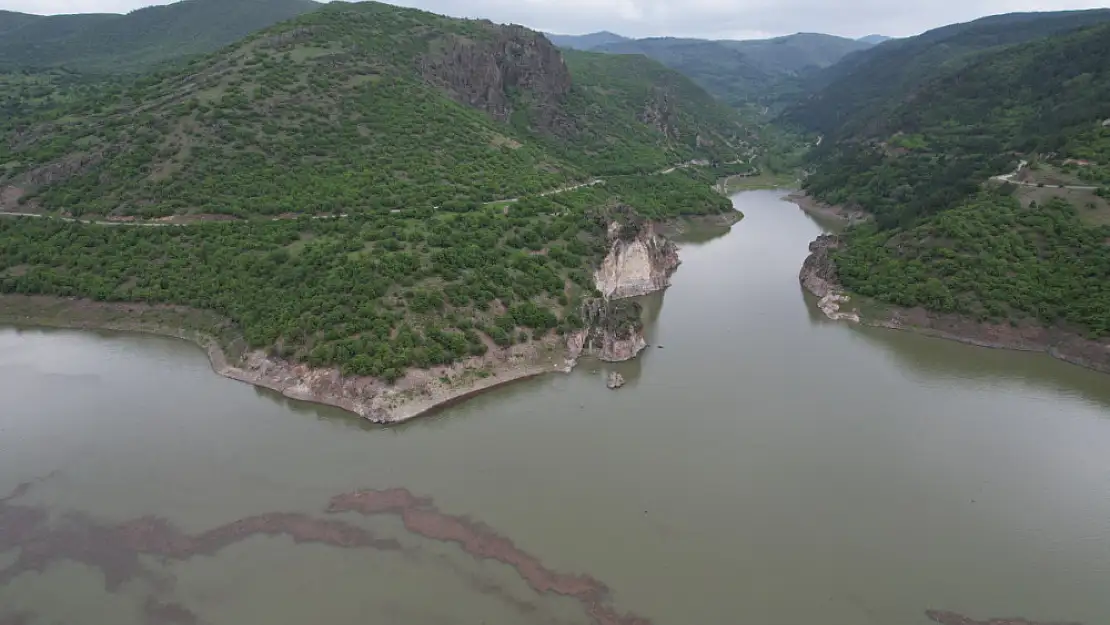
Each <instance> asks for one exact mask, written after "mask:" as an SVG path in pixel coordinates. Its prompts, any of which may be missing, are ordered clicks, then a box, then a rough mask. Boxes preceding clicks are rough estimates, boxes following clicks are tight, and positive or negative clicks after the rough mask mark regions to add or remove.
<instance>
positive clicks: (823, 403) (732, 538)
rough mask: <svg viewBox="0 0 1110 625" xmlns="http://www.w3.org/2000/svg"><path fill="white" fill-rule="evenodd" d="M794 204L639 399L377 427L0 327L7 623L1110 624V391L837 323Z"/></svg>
mask: <svg viewBox="0 0 1110 625" xmlns="http://www.w3.org/2000/svg"><path fill="white" fill-rule="evenodd" d="M781 196H782V193H778V192H770V191H759V192H747V193H742V194H739V195H737V196H735V198H734V202H735V204H736V206H737V207H738V208H739V209H740V210H742V211H743V212H744V213H745V215H746V216H747V217H746V219H744V221H742V222H740V223H739V224H738V225H737V226H735V227H734V228H733V229H732V231H731V232H729V233H727V234H723V233H706V232H698V233H691V234H690V236H688V237H687V239H686V241H685V242H683V243H682V246H681V256H682V260H683V264H682V267H681V268H680V269H679V271H678V273H677V274H676V275H675V278H674V285H673V286H672V287H671V288H670V289H669V290H668V291H667V292H666V293H665V294H659V295H656V296H653V297H650V298H647V299H646V301H645V306H646V314H647V317H648V332H649V342H650V343H651V344H652V345H653V347H652V348H650V349H649V350H647V351H646V352H645V353H644V355H643V356H642V357H641V358H640V359H639V360H637V361H635V362H630V363H622V364H620V365H615V368H616V369H617V370H618V371H620V372H621V373H622V374H623V375H624V377H625V378H627V379H628V385H627V386H626V387H625V388H623V389H621V390H620V391H610V390H608V389H606V387H605V374H606V373H607V372H608V371H609V370H610V367H611V365H604V364H602V363H595V362H583V363H582V364H580V366H579V368H578V369H576V370H575V371H574V372H573V373H571V374H569V375H562V374H552V375H549V376H546V377H542V378H538V379H533V380H529V381H525V382H521V383H519V384H515V385H511V386H507V387H504V388H501V389H498V390H495V391H492V392H489V393H486V394H483V395H481V396H478V397H477V398H475V399H473V400H470V401H467V402H466V403H463V404H461V405H457V406H452V407H450V408H447V409H444V410H442V411H440V412H438V413H437V414H435V415H433V416H430V417H427V418H421V419H417V420H415V421H412V422H410V423H408V424H405V425H403V426H399V427H392V428H379V427H372V426H370V425H367V424H364V423H362V422H360V421H359V420H357V419H355V418H353V417H350V416H348V415H346V414H344V413H342V412H339V411H335V410H331V409H326V408H320V407H315V406H310V405H305V404H299V403H295V402H291V401H287V400H285V399H283V398H281V397H279V396H276V395H274V394H272V393H269V392H264V391H261V390H257V389H254V388H252V387H250V386H246V385H243V384H239V383H236V382H233V381H231V380H227V379H224V378H221V377H218V376H217V375H215V374H214V373H212V371H211V370H210V369H209V366H208V362H207V360H206V359H205V356H204V354H203V353H202V352H201V351H200V350H199V349H198V348H196V347H195V346H193V345H191V344H188V343H184V342H180V341H174V340H168V339H162V338H153V337H145V336H135V335H126V334H109V333H104V334H100V333H90V332H74V331H58V330H39V329H29V328H22V329H16V328H2V329H0V499H3V500H2V501H0V624H3V625H9V624H15V623H20V624H26V625H39V624H42V625H47V624H63V625H82V624H86V623H111V624H113V625H132V624H144V623H203V624H207V625H224V624H227V625H245V624H253V623H259V624H261V623H265V624H266V625H304V624H305V623H328V624H329V625H345V624H352V625H353V624H359V625H364V624H369V623H375V624H392V623H397V624H405V625H438V624H441V623H442V624H448V623H449V624H473V625H477V624H487V625H527V624H545V625H546V624H568V625H571V624H583V625H585V624H589V623H598V624H600V625H614V624H617V625H629V624H632V623H643V622H644V621H650V622H651V623H655V624H657V625H690V624H705V625H717V624H725V623H729V624H738V625H748V624H750V625H807V624H812V625H926V624H928V623H933V621H932V620H931V619H930V617H929V616H927V615H926V611H927V610H942V611H951V612H955V613H959V614H963V615H967V616H968V617H969V618H972V619H975V620H977V621H984V622H985V621H988V620H989V619H992V618H1002V617H1024V618H1027V619H1029V620H1031V621H1045V622H1048V621H1067V622H1070V621H1074V622H1078V623H1083V624H1085V625H1102V624H1105V623H1110V593H1108V592H1107V588H1108V587H1110V377H1107V376H1105V375H1101V374H1097V373H1093V372H1090V371H1086V370H1083V369H1080V368H1077V367H1074V366H1071V365H1067V364H1064V363H1061V362H1057V361H1054V360H1052V359H1050V358H1048V357H1047V356H1043V355H1035V354H1024V353H1015V352H1004V351H993V350H987V349H981V348H974V347H969V346H965V345H960V344H956V343H951V342H946V341H939V340H933V339H927V338H923V337H919V336H915V335H912V334H907V333H898V332H892V331H886V330H877V329H866V328H858V327H853V326H849V325H845V324H840V323H834V322H830V321H828V320H826V319H824V318H823V317H821V316H820V314H819V312H818V311H817V310H816V309H815V308H814V306H813V301H812V300H811V299H808V298H807V297H806V296H805V295H804V294H803V292H802V290H801V287H800V286H799V284H798V279H797V274H798V270H799V268H800V266H801V263H802V260H803V259H804V258H805V256H806V254H807V244H808V243H809V241H810V240H812V239H813V238H814V237H815V236H816V235H817V234H819V233H820V232H822V231H823V229H824V227H823V226H822V225H821V224H819V223H817V222H816V221H814V220H813V219H812V218H811V217H809V216H807V215H805V214H804V213H802V212H801V211H799V210H798V209H797V208H796V207H794V206H793V205H792V204H788V203H785V202H783V201H781V199H780V198H781ZM20 485H23V486H20ZM363 489H371V490H369V491H367V492H363V493H361V494H360V495H351V494H350V493H352V492H354V491H359V490H363ZM388 489H404V490H388ZM636 619H643V620H636Z"/></svg>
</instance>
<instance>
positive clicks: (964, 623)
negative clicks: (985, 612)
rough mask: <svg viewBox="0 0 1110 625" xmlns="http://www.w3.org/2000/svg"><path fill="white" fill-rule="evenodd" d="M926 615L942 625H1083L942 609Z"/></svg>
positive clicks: (930, 611) (928, 612)
mask: <svg viewBox="0 0 1110 625" xmlns="http://www.w3.org/2000/svg"><path fill="white" fill-rule="evenodd" d="M925 616H928V617H929V618H930V619H931V620H933V621H934V622H936V623H940V625H1081V624H1080V623H1075V622H1067V623H1065V622H1060V621H1053V622H1047V621H1030V620H1027V619H1023V618H995V619H987V620H985V621H976V620H975V619H973V618H970V617H967V616H964V615H962V614H956V613H955V612H944V611H942V610H927V611H926V612H925Z"/></svg>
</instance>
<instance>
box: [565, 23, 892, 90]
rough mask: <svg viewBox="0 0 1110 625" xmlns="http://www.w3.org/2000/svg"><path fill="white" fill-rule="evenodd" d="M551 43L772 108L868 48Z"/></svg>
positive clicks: (773, 42)
mask: <svg viewBox="0 0 1110 625" xmlns="http://www.w3.org/2000/svg"><path fill="white" fill-rule="evenodd" d="M552 41H553V42H554V43H555V44H556V45H559V46H562V47H573V48H578V49H587V50H590V51H593V52H604V53H607V54H641V55H643V56H646V57H648V58H651V59H655V60H656V61H659V62H660V63H662V64H664V65H666V66H667V67H670V68H671V69H674V70H677V71H679V72H682V73H683V74H686V75H687V76H689V77H690V78H691V79H693V80H694V81H695V82H697V83H698V84H699V85H701V86H702V87H703V88H705V89H706V90H708V91H709V92H710V93H712V94H713V95H715V96H717V97H718V98H719V99H721V100H722V101H724V102H727V103H729V104H732V105H746V104H771V103H774V102H776V101H777V100H778V99H779V98H781V97H782V96H783V95H784V94H790V93H794V92H796V91H797V90H798V89H799V88H800V87H799V85H800V79H801V77H803V76H806V75H809V74H811V73H812V72H815V71H817V70H820V69H823V68H826V67H829V66H830V65H833V64H835V63H837V62H838V61H840V59H842V58H844V57H845V56H846V55H848V54H851V53H853V52H857V51H860V50H866V49H867V48H869V47H871V44H869V43H866V42H862V41H857V40H854V39H847V38H844V37H836V36H833V35H825V34H820V33H797V34H793V35H787V36H784V37H774V38H772V39H753V40H746V41H733V40H708V39H694V38H681V37H648V38H644V39H629V38H626V37H622V36H620V35H614V34H612V33H594V34H592V35H583V36H581V37H567V36H559V35H556V36H552ZM587 46H588V47H587Z"/></svg>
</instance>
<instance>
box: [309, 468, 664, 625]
mask: <svg viewBox="0 0 1110 625" xmlns="http://www.w3.org/2000/svg"><path fill="white" fill-rule="evenodd" d="M328 512H330V513H340V512H356V513H358V514H362V515H365V516H374V515H380V514H392V515H396V516H399V517H400V518H401V521H402V522H403V523H404V525H405V529H407V530H408V531H409V532H412V533H413V534H417V535H419V536H423V537H424V538H428V539H431V540H437V541H442V542H449V543H455V544H457V545H458V546H459V547H461V548H462V550H463V551H465V552H466V553H468V554H470V555H471V556H473V557H474V558H477V559H479V560H495V561H497V562H501V563H503V564H507V565H509V566H511V567H512V568H513V569H515V570H516V572H517V574H518V575H520V577H521V578H522V579H524V581H525V582H526V583H527V584H528V586H529V587H531V588H532V590H534V591H536V592H537V593H539V594H555V595H561V596H565V597H572V598H574V599H577V600H578V601H579V603H581V604H582V607H583V608H584V609H585V610H586V613H587V614H589V615H590V617H591V618H593V620H594V621H595V622H596V623H598V625H649V623H650V621H648V620H647V619H645V618H642V617H639V616H636V615H633V614H624V615H622V614H619V613H617V612H616V611H615V610H613V609H612V608H610V607H608V606H606V605H605V600H606V597H607V596H608V593H609V589H608V588H607V587H606V586H605V584H603V583H601V582H600V581H598V580H596V579H594V578H592V577H590V576H588V575H572V574H566V573H558V572H556V571H552V570H551V569H549V568H547V567H546V566H544V565H543V563H542V562H540V560H539V559H538V558H536V557H535V556H533V555H531V554H529V553H527V552H525V551H523V550H521V549H520V548H519V547H517V546H516V545H514V544H513V542H512V541H511V540H509V539H508V538H506V537H504V536H502V535H500V534H498V533H497V532H496V531H494V530H493V529H492V528H490V527H489V526H487V525H484V524H482V523H479V522H476V521H472V520H470V519H469V518H467V517H463V516H455V515H451V514H445V513H443V512H440V511H439V509H437V508H436V507H435V504H434V503H433V502H432V500H431V499H429V498H427V497H416V496H415V495H413V494H412V493H410V492H409V491H407V490H405V489H401V488H391V489H386V490H362V491H356V492H353V493H348V494H345V495H339V496H337V497H334V498H333V499H332V500H331V504H330V505H329V506H328Z"/></svg>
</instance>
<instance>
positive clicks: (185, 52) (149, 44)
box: [0, 0, 320, 73]
mask: <svg viewBox="0 0 1110 625" xmlns="http://www.w3.org/2000/svg"><path fill="white" fill-rule="evenodd" d="M319 6H320V5H319V4H318V3H316V2H313V1H312V0H182V1H180V2H174V3H173V4H168V5H165V6H152V7H147V8H145V9H139V10H137V11H132V12H131V13H128V14H126V15H115V14H82V15H52V16H38V15H27V14H23V13H13V12H9V11H4V12H0V70H9V71H10V70H12V69H28V68H34V69H42V68H49V67H66V68H68V69H74V70H80V71H90V72H103V73H118V72H132V71H140V70H143V69H146V68H149V67H153V66H155V65H158V64H159V63H163V62H166V61H171V60H174V59H179V58H183V57H187V56H191V55H194V54H203V53H206V52H212V51H213V50H217V49H219V48H222V47H223V46H226V45H228V44H230V43H233V42H235V41H237V40H239V39H241V38H243V37H245V36H247V35H249V34H250V33H252V32H254V31H256V30H259V29H262V28H265V27H267V26H270V25H271V24H274V23H277V22H281V21H284V20H287V19H290V18H293V17H296V16H298V15H301V14H303V13H306V12H309V11H314V10H316V9H317V8H319Z"/></svg>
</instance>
